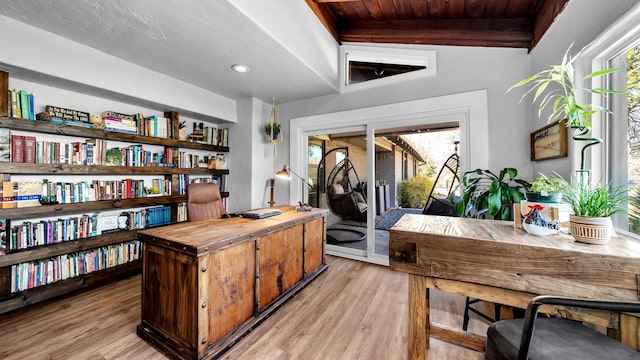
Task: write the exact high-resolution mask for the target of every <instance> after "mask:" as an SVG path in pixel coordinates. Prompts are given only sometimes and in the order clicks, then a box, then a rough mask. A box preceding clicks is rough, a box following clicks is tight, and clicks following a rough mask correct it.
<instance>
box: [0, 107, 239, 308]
mask: <svg viewBox="0 0 640 360" xmlns="http://www.w3.org/2000/svg"><path fill="white" fill-rule="evenodd" d="M165 117H170V118H172V119H173V123H174V127H175V130H176V132H177V128H178V125H177V124H178V113H176V112H166V113H165ZM0 127H2V128H7V129H10V130H15V131H23V132H26V133H38V134H52V135H61V136H70V137H78V138H85V139H106V140H113V141H119V142H123V143H132V144H149V145H157V146H161V147H164V148H165V149H166V148H174V162H176V159H177V154H178V152H177V151H175V149H178V148H184V149H194V150H202V151H208V152H229V147H226V146H225V147H221V146H213V145H207V144H199V143H194V142H189V141H180V140H178V139H166V138H158V137H152V136H144V135H138V134H130V133H124V132H116V131H111V130H103V129H94V128H88V127H82V126H74V125H62V124H56V123H51V122H48V121H38V120H35V121H33V120H25V119H16V118H10V117H0ZM0 174H3V175H6V176H14V175H39V176H42V177H43V178H51V176H52V175H54V176H55V175H57V176H64V175H86V177H88V178H89V179H90V178H91V177H92V176H94V175H111V176H117V177H118V178H130V177H135V176H143V175H159V176H162V177H163V178H164V179H170V180H171V182H172V185H171V186H172V193H174V194H175V193H177V192H178V191H177V189H178V179H179V178H180V176H179V175H183V174H184V175H203V176H207V175H227V174H229V170H228V169H208V168H174V167H165V166H145V167H131V166H109V165H72V164H35V163H11V162H6V163H0ZM5 181H7V180H5ZM221 195H222V197H224V198H226V197H229V192H222V193H221ZM182 202H186V196H184V195H172V196H149V197H143V198H135V199H112V200H101V201H90V202H78V203H71V204H56V205H43V206H34V207H26V208H11V209H0V219H7V222H6V226H7V229H6V234H7V237H8V236H10V235H9V234H10V229H9V228H10V227H11V226H12V225H15V224H11V220H16V221H15V223H18V222H19V221H20V220H27V219H37V218H48V217H58V216H63V215H71V214H90V213H95V212H101V211H109V210H123V209H128V208H137V207H148V206H156V205H171V207H172V209H171V219H172V221H173V223H175V220H176V218H177V212H178V211H177V204H179V203H182ZM138 232H139V230H131V231H120V232H114V233H106V234H101V235H97V236H93V237H90V238H84V239H76V240H71V241H65V242H60V243H55V244H47V245H41V246H36V247H31V248H27V249H20V250H12V251H10V252H9V253H7V254H6V255H2V256H0V314H2V313H6V312H8V311H12V310H15V309H19V308H22V307H25V306H28V305H30V304H34V303H38V302H41V301H44V300H47V299H51V298H54V297H57V296H61V295H64V294H67V293H70V292H74V291H77V290H80V289H84V288H88V287H91V286H95V285H98V284H101V283H105V282H109V281H113V280H116V279H119V278H122V277H125V276H129V275H132V274H135V273H139V272H140V269H141V260H136V261H133V262H130V263H127V264H124V265H120V266H117V267H113V268H109V269H105V270H100V271H96V272H93V273H89V274H83V275H80V276H77V277H74V278H71V279H66V280H62V281H57V282H55V283H51V284H47V285H44V286H39V287H36V288H32V289H27V290H24V291H20V292H17V293H14V294H11V293H10V283H11V267H12V266H13V265H17V264H21V263H27V262H31V261H37V260H39V259H48V258H51V257H55V256H60V255H64V254H69V253H75V252H78V251H84V250H88V249H96V248H101V247H103V246H108V245H116V244H120V243H123V242H127V241H132V240H137V239H138Z"/></svg>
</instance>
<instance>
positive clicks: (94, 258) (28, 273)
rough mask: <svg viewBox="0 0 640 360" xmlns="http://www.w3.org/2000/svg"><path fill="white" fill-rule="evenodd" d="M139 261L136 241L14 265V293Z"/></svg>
mask: <svg viewBox="0 0 640 360" xmlns="http://www.w3.org/2000/svg"><path fill="white" fill-rule="evenodd" d="M139 258H140V242H139V241H137V240H134V241H128V242H125V243H120V244H115V245H109V246H104V247H101V248H97V249H91V250H86V251H80V252H75V253H70V254H64V255H60V256H55V257H51V258H48V259H41V260H37V261H31V262H25V263H20V264H16V265H13V266H11V293H15V292H19V291H23V290H27V289H31V288H35V287H38V286H42V285H47V284H51V283H54V282H56V281H60V280H65V279H69V278H73V277H76V276H79V275H82V274H88V273H91V272H94V271H99V270H104V269H107V268H110V267H114V266H118V265H123V264H125V263H128V262H131V261H134V260H137V259H139Z"/></svg>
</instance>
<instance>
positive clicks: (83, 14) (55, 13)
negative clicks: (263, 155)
mask: <svg viewBox="0 0 640 360" xmlns="http://www.w3.org/2000/svg"><path fill="white" fill-rule="evenodd" d="M0 15H4V16H6V17H9V18H12V19H15V20H17V21H20V22H24V23H26V24H29V25H31V26H35V27H38V28H41V29H43V30H46V31H48V32H51V33H54V34H56V35H59V36H62V37H65V38H68V39H70V40H73V41H75V42H78V43H81V44H84V45H86V46H89V47H92V48H95V49H97V50H100V51H102V52H104V53H107V54H110V55H113V56H115V57H118V58H121V59H124V60H126V61H129V62H132V63H135V64H137V65H140V66H143V67H146V68H149V69H151V70H154V71H157V72H160V73H163V74H166V75H168V76H171V77H174V78H176V79H179V80H182V81H185V82H187V83H190V84H193V85H195V86H198V87H201V88H203V89H206V90H209V91H212V92H215V93H217V94H220V95H223V96H226V97H229V98H232V99H242V98H247V97H255V98H258V99H262V100H264V101H268V102H270V101H271V98H272V97H275V98H276V102H277V103H282V102H289V101H295V100H300V99H306V98H312V97H316V96H321V95H327V94H332V93H336V92H337V90H336V89H337V88H338V86H337V85H338V72H337V67H338V66H337V61H338V45H337V44H336V42H335V41H334V40H333V38H332V37H331V36H330V35H329V33H328V32H327V31H326V30H325V29H324V27H323V26H322V24H320V22H319V21H318V20H317V18H316V17H315V16H314V15H313V13H312V12H311V10H310V9H309V8H308V7H307V5H306V4H305V3H304V1H302V0H268V1H267V0H161V1H158V0H108V1H107V0H29V1H24V0H0ZM14 35H17V34H14ZM4 36H7V34H4ZM34 46H37V44H34ZM5 50H6V49H3V51H5ZM0 60H1V56H0ZM234 63H243V64H246V65H248V66H249V67H250V68H251V71H250V72H248V73H246V74H239V73H235V72H233V71H232V70H231V69H230V67H231V65H232V64H234Z"/></svg>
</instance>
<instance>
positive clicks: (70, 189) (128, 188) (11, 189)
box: [0, 178, 171, 209]
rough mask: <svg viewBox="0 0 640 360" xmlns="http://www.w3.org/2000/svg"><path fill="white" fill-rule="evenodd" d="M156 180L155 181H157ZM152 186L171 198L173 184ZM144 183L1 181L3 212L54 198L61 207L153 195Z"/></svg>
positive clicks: (164, 181)
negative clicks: (63, 205) (62, 205)
mask: <svg viewBox="0 0 640 360" xmlns="http://www.w3.org/2000/svg"><path fill="white" fill-rule="evenodd" d="M154 180H155V181H154ZM152 184H155V185H152V187H153V186H156V187H158V190H160V189H162V193H159V194H162V195H167V196H169V195H171V181H170V180H168V179H164V178H160V179H152ZM149 195H150V194H149V189H147V188H145V186H144V180H136V179H130V178H126V179H120V180H93V181H80V182H76V183H72V182H65V181H58V182H53V181H49V180H47V179H44V180H42V181H19V182H17V181H3V182H0V197H1V199H2V202H1V203H0V208H1V209H10V208H22V207H31V206H40V205H41V202H40V200H41V199H43V198H46V199H52V198H54V199H55V201H57V202H58V203H60V204H73V203H81V202H89V201H100V200H115V199H135V198H143V197H147V196H149Z"/></svg>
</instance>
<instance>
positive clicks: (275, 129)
mask: <svg viewBox="0 0 640 360" xmlns="http://www.w3.org/2000/svg"><path fill="white" fill-rule="evenodd" d="M281 128H282V125H280V123H278V122H275V121H270V122H268V123H267V124H266V125H265V126H264V131H265V133H266V134H267V137H269V140H270V141H278V139H280V131H281Z"/></svg>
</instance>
